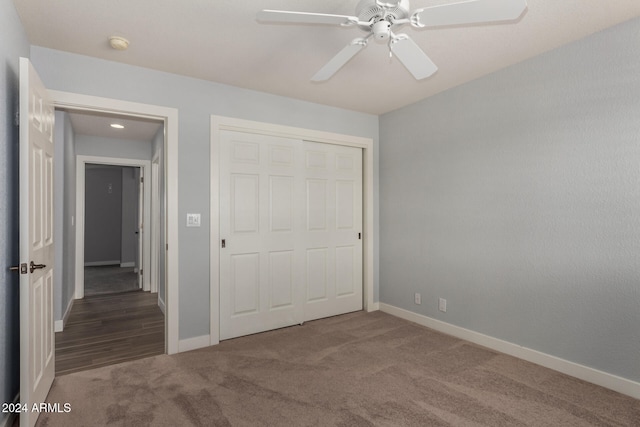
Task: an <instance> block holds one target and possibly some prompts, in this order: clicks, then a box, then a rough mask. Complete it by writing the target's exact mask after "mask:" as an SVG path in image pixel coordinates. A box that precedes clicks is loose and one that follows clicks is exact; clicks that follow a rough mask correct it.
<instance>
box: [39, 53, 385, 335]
mask: <svg viewBox="0 0 640 427" xmlns="http://www.w3.org/2000/svg"><path fill="white" fill-rule="evenodd" d="M31 56H32V61H33V63H34V66H35V68H36V69H37V70H38V72H39V74H40V76H41V77H42V80H43V81H44V83H45V85H46V86H47V87H49V88H50V89H56V90H62V91H68V92H76V93H82V94H88V95H94V96H102V97H107V98H117V99H122V100H127V101H134V102H142V103H148V104H156V105H163V106H167V107H173V108H177V109H178V113H179V139H180V141H179V148H178V156H179V158H178V168H179V172H178V192H179V207H178V213H179V216H180V221H179V226H180V229H179V242H178V245H179V268H180V277H179V286H180V290H179V295H180V319H179V323H180V332H179V337H180V339H186V338H191V337H197V336H201V335H205V334H208V333H209V232H210V230H209V221H210V213H209V203H210V200H209V199H210V198H209V195H210V190H209V178H210V165H209V163H210V161H209V145H210V139H209V137H210V132H209V126H210V115H211V114H217V115H223V116H229V117H237V118H242V119H248V120H257V121H262V122H270V123H276V124H281V125H288V126H296V127H302V128H309V129H317V130H324V131H331V132H337V133H344V134H350V135H357V136H363V137H370V138H373V140H374V142H375V144H376V146H377V141H378V117H377V116H373V115H369V114H363V113H358V112H354V111H348V110H342V109H338V108H333V107H327V106H322V105H318V104H313V103H309V102H303V101H298V100H295V99H290V98H284V97H279V96H274V95H269V94H265V93H260V92H255V91H250V90H245V89H239V88H235V87H231V86H227V85H222V84H218V83H212V82H207V81H203V80H198V79H193V78H189V77H182V76H177V75H173V74H169V73H163V72H158V71H154V70H150V69H145V68H140V67H133V66H130V65H126V64H120V63H115V62H110V61H104V60H99V59H95V58H90V57H86V56H81V55H76V54H71V53H66V52H61V51H56V50H51V49H46V48H42V47H38V46H32V48H31ZM78 154H80V148H79V147H78ZM376 159H377V156H376ZM374 187H375V188H374V195H375V196H374V197H375V200H374V203H375V204H377V187H376V186H375V183H374ZM187 212H195V213H201V214H202V224H203V226H202V227H200V228H189V229H187V228H186V226H185V221H184V220H183V219H184V218H185V217H186V213H187ZM376 220H377V215H376ZM375 245H376V248H377V242H376V243H375ZM374 265H375V266H377V262H376V263H374ZM374 282H375V283H374V286H375V292H376V295H375V298H376V299H377V292H378V291H377V289H378V286H377V283H378V274H377V272H376V273H375V280H374Z"/></svg>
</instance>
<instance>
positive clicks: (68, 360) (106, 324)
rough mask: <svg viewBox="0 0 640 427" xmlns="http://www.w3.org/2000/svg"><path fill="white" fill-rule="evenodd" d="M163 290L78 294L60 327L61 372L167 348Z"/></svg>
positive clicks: (58, 354) (58, 359) (58, 369)
mask: <svg viewBox="0 0 640 427" xmlns="http://www.w3.org/2000/svg"><path fill="white" fill-rule="evenodd" d="M164 333H165V325H164V315H163V314H162V311H161V310H160V308H159V307H158V294H155V293H154V294H151V293H149V292H142V291H134V292H123V293H116V294H110V295H95V296H89V297H85V298H84V299H81V300H76V301H75V303H74V305H73V308H72V309H71V314H70V315H69V320H68V321H67V324H66V325H65V328H64V331H63V332H58V333H56V376H59V375H64V374H68V373H71V372H78V371H83V370H87V369H93V368H97V367H100V366H106V365H112V364H116V363H120V362H125V361H129V360H135V359H141V358H144V357H149V356H155V355H158V354H164V353H165V337H164Z"/></svg>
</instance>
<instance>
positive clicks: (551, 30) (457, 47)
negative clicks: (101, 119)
mask: <svg viewBox="0 0 640 427" xmlns="http://www.w3.org/2000/svg"><path fill="white" fill-rule="evenodd" d="M454 1H458V0H413V1H411V9H412V10H414V9H416V8H419V7H427V6H433V5H438V4H444V3H451V2H454ZM357 2H358V1H357V0H349V1H345V0H323V1H319V0H242V1H237V0H236V1H234V0H180V1H177V0H135V1H132V0H91V1H87V0H55V1H42V0H14V4H15V6H16V9H17V10H18V13H19V15H20V17H21V19H22V22H23V24H24V26H25V28H26V31H27V34H28V36H29V39H30V42H31V43H32V44H34V45H39V46H44V47H48V48H53V49H59V50H65V51H69V52H74V53H79V54H83V55H89V56H94V57H98V58H104V59H108V60H112V61H119V62H124V63H127V64H133V65H138V66H143V67H148V68H153V69H157V70H163V71H168V72H171V73H176V74H182V75H187V76H192V77H196V78H201V79H205V80H211V81H215V82H220V83H225V84H229V85H233V86H238V87H243V88H248V89H254V90H258V91H262V92H268V93H273V94H277V95H282V96H287V97H292V98H297V99H303V100H307V101H312V102H317V103H321V104H326V105H332V106H336V107H341V108H347V109H351V110H356V111H362V112H366V113H371V114H382V113H385V112H388V111H391V110H394V109H396V108H399V107H402V106H404V105H408V104H411V103H413V102H416V101H418V100H420V99H423V98H425V97H428V96H430V95H433V94H435V93H438V92H441V91H443V90H446V89H448V88H451V87H453V86H457V85H460V84H462V83H465V82H467V81H470V80H473V79H475V78H478V77H480V76H482V75H485V74H488V73H491V72H493V71H496V70H498V69H501V68H504V67H506V66H509V65H511V64H514V63H517V62H520V61H522V60H525V59H527V58H530V57H532V56H535V55H538V54H540V53H543V52H545V51H548V50H551V49H553V48H556V47H558V46H561V45H563V44H566V43H568V42H571V41H574V40H577V39H580V38H583V37H585V36H587V35H589V34H592V33H594V32H596V31H599V30H601V29H604V28H607V27H610V26H613V25H615V24H618V23H620V22H623V21H626V20H629V19H631V18H634V17H637V16H640V1H639V0H607V1H604V0H529V1H528V4H529V6H528V10H527V11H526V12H525V14H524V15H523V17H522V18H521V19H520V20H519V21H518V22H515V23H508V24H500V25H476V26H470V27H447V28H438V29H428V30H416V29H413V28H411V27H408V26H406V27H404V28H403V29H402V31H403V32H406V33H407V34H409V35H411V36H412V37H413V38H414V40H415V41H416V42H417V43H418V45H419V46H420V47H421V48H422V49H423V50H424V51H425V52H426V53H427V54H428V55H429V56H430V57H431V59H432V60H433V61H434V62H435V63H436V64H437V65H438V67H439V71H438V72H437V73H436V74H435V75H434V76H433V77H431V78H429V79H426V80H422V81H416V80H414V79H413V77H412V76H411V75H410V74H409V73H408V72H407V71H406V69H405V68H404V67H403V66H402V65H401V64H400V63H399V62H398V61H397V60H396V59H395V58H394V59H390V58H389V55H388V49H387V47H386V46H385V45H378V44H377V43H374V42H371V43H369V46H368V47H367V48H366V49H364V50H363V51H362V52H361V53H360V54H359V55H358V56H356V57H355V58H354V59H353V60H352V61H350V62H349V63H347V64H346V65H345V67H344V68H342V69H341V70H340V71H339V72H338V73H337V74H336V75H335V76H334V77H333V78H332V79H330V80H329V81H327V82H324V83H312V82H311V81H310V78H311V77H312V76H313V75H314V74H315V73H316V71H318V70H319V69H320V68H321V67H322V66H323V65H324V64H325V63H326V62H327V61H328V60H329V59H331V58H332V57H333V56H334V55H335V54H336V53H337V52H338V51H339V50H340V49H342V48H343V47H344V46H345V45H346V44H347V43H348V42H350V41H351V40H352V39H354V38H356V37H360V36H361V35H362V34H363V33H362V32H361V31H360V30H359V29H357V28H340V27H332V26H323V25H313V26H312V25H283V24H264V23H258V22H257V21H256V12H257V11H259V10H260V9H279V10H295V11H304V12H318V13H330V14H340V15H353V14H354V9H355V6H356V4H357ZM110 35H120V36H124V37H126V38H128V39H129V40H130V41H131V45H130V47H129V49H128V50H127V51H115V50H113V49H111V48H110V47H109V46H108V41H107V39H108V37H109V36H110ZM629 42H630V43H631V42H633V43H636V42H637V41H629Z"/></svg>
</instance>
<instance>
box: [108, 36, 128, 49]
mask: <svg viewBox="0 0 640 427" xmlns="http://www.w3.org/2000/svg"><path fill="white" fill-rule="evenodd" d="M109 45H110V46H111V47H112V48H114V49H115V50H127V48H128V47H129V40H127V39H125V38H124V37H120V36H111V37H109Z"/></svg>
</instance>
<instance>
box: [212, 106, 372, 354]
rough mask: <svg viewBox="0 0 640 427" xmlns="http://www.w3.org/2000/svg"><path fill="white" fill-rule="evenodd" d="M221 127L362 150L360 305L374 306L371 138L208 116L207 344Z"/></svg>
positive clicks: (215, 295) (215, 329) (216, 246)
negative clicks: (209, 192)
mask: <svg viewBox="0 0 640 427" xmlns="http://www.w3.org/2000/svg"><path fill="white" fill-rule="evenodd" d="M224 130H230V131H237V132H245V133H256V134H260V135H267V136H278V137H285V138H292V139H299V140H302V141H312V142H321V143H325V144H335V145H343V146H349V147H357V148H361V149H362V152H363V159H362V160H363V177H362V193H363V210H362V212H363V218H362V221H363V236H362V238H363V271H362V273H363V309H364V310H365V311H367V312H370V311H375V310H378V303H374V301H373V279H374V269H373V265H374V263H373V260H374V241H375V239H376V236H375V235H374V218H373V178H374V176H373V140H372V139H371V138H364V137H358V136H351V135H342V134H338V133H331V132H324V131H317V130H311V129H303V128H296V127H290V126H282V125H276V124H271V123H263V122H255V121H250V120H243V119H236V118H231V117H223V116H215V115H212V116H211V145H210V148H211V150H210V155H211V179H210V189H211V198H210V200H211V205H210V212H211V214H210V218H211V223H210V236H209V237H210V302H209V304H210V329H209V331H210V337H209V338H210V343H209V344H210V345H215V344H218V343H219V342H220V276H219V272H220V250H221V238H222V237H221V236H220V164H219V160H220V132H221V131H224Z"/></svg>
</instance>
